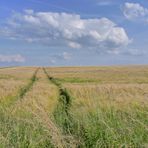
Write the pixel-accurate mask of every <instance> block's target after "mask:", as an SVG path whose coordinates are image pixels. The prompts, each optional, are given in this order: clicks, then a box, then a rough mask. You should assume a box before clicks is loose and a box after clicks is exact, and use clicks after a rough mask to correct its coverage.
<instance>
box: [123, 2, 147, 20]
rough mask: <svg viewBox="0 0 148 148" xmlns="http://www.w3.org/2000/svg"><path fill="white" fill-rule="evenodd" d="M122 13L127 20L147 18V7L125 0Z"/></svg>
mask: <svg viewBox="0 0 148 148" xmlns="http://www.w3.org/2000/svg"><path fill="white" fill-rule="evenodd" d="M123 14H124V16H125V17H126V18H127V19H128V20H142V21H145V22H146V21H147V20H148V9H147V8H144V7H143V6H141V5H140V4H139V3H128V2H126V3H125V4H124V7H123Z"/></svg>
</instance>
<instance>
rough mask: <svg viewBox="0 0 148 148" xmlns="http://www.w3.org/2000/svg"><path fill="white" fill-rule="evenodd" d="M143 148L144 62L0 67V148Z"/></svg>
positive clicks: (147, 130) (147, 70) (147, 142)
mask: <svg viewBox="0 0 148 148" xmlns="http://www.w3.org/2000/svg"><path fill="white" fill-rule="evenodd" d="M7 147H8V148H9V147H10V148H11V147H14V148H28V147H29V148H40V147H41V148H46V147H47V148H52V147H53V148H56V147H58V148H77V147H78V148H147V147H148V66H112V67H105V66H104V67H9V68H2V69H0V148H7Z"/></svg>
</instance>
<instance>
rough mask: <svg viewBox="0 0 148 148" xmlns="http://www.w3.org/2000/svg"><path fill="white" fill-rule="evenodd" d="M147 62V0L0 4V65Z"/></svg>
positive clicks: (2, 0) (0, 0)
mask: <svg viewBox="0 0 148 148" xmlns="http://www.w3.org/2000/svg"><path fill="white" fill-rule="evenodd" d="M133 64H136V65H137V64H138V65H139V64H140V65H142V64H148V1H147V0H13V1H12V0H0V66H91V65H94V66H96V65H133Z"/></svg>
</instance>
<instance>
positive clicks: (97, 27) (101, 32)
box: [0, 10, 129, 52]
mask: <svg viewBox="0 0 148 148" xmlns="http://www.w3.org/2000/svg"><path fill="white" fill-rule="evenodd" d="M2 29H3V31H2V30H0V34H1V35H3V36H5V37H9V38H13V39H22V40H26V41H28V42H38V43H41V44H46V45H48V46H58V47H61V46H63V47H66V46H67V47H70V48H83V49H98V50H100V51H102V52H105V51H112V49H120V48H121V47H124V46H126V45H128V44H129V38H128V36H127V33H126V32H125V30H124V28H122V27H119V26H117V25H116V24H115V23H114V22H113V21H111V20H109V19H107V18H100V19H98V18H96V19H82V18H81V17H80V15H76V14H68V13H53V12H34V11H33V10H25V11H24V12H23V13H14V14H13V16H12V17H11V18H9V22H8V24H7V26H6V27H5V28H2Z"/></svg>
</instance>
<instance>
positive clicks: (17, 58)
mask: <svg viewBox="0 0 148 148" xmlns="http://www.w3.org/2000/svg"><path fill="white" fill-rule="evenodd" d="M0 62H7V63H10V62H18V63H20V62H25V58H24V57H23V56H21V55H20V54H16V55H3V54H0Z"/></svg>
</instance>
